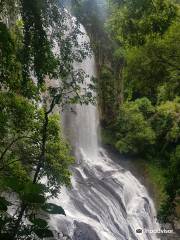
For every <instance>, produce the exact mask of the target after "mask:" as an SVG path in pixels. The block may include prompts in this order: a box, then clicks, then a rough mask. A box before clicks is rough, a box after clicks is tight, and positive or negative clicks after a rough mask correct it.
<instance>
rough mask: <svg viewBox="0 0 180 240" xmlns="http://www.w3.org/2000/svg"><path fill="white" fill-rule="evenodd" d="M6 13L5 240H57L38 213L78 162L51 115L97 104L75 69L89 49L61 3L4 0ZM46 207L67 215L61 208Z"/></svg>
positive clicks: (0, 49)
mask: <svg viewBox="0 0 180 240" xmlns="http://www.w3.org/2000/svg"><path fill="white" fill-rule="evenodd" d="M0 8H1V10H2V11H1V13H0V190H1V192H3V193H7V192H8V193H9V194H10V198H9V197H8V196H9V195H7V196H6V197H4V195H2V196H1V197H0V208H1V211H0V230H1V232H0V238H1V239H9V240H10V239H12V240H14V239H18V240H20V239H26V240H29V239H38V238H41V239H42V238H45V237H52V236H53V235H52V232H51V231H50V230H49V229H48V227H47V224H46V222H45V221H44V220H43V219H39V218H38V217H36V215H38V214H39V212H40V211H42V207H44V206H46V203H47V199H49V198H50V197H56V196H57V194H58V193H59V192H60V188H61V186H62V185H64V184H65V185H70V171H69V166H70V164H72V163H73V161H74V160H73V158H72V157H71V155H70V148H69V145H68V144H67V142H66V141H65V140H64V139H63V136H62V130H61V128H60V124H61V123H60V119H59V117H58V116H57V115H54V114H53V112H54V111H55V107H56V106H57V105H61V107H63V106H64V105H65V104H69V103H71V104H73V103H76V102H80V103H81V104H83V103H85V104H88V102H89V101H92V102H94V97H93V94H92V91H93V89H94V86H93V83H92V84H90V85H89V86H87V88H86V89H84V93H83V94H81V87H80V86H81V85H82V84H83V82H84V79H85V78H86V77H87V76H86V73H85V72H84V71H83V70H81V69H74V67H73V63H74V61H76V62H77V63H78V62H82V60H83V59H84V58H85V57H86V56H87V55H88V54H89V46H88V44H87V43H85V42H84V43H83V44H80V43H78V38H77V35H80V34H82V33H81V32H80V29H79V25H78V24H77V23H74V24H67V23H68V22H69V14H68V13H67V12H66V10H65V9H64V8H63V7H60V6H59V3H58V1H56V0H53V1H49V0H43V1H35V0H33V1H28V0H22V1H11V0H8V1H4V0H2V1H0ZM17 16H18V19H17ZM55 79H56V81H55ZM42 179H46V182H45V183H44V184H40V182H42ZM11 194H13V195H15V196H16V200H17V202H15V203H14V202H13V197H11ZM9 204H12V205H13V206H12V207H13V208H14V209H15V210H16V212H15V214H14V215H13V216H11V215H9V214H8V212H7V208H8V205H9ZM46 210H47V211H46V212H48V210H49V212H52V213H54V214H55V213H56V214H64V215H65V212H64V210H63V209H62V208H61V207H59V206H55V205H54V206H52V205H51V206H49V208H47V209H46ZM32 216H33V217H32ZM24 219H25V221H24ZM27 219H28V220H30V221H31V224H29V221H26V220H27Z"/></svg>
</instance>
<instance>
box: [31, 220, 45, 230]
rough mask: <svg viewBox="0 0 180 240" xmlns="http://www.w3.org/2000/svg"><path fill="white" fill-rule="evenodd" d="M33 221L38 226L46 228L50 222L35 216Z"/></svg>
mask: <svg viewBox="0 0 180 240" xmlns="http://www.w3.org/2000/svg"><path fill="white" fill-rule="evenodd" d="M31 222H32V223H33V224H34V225H35V226H38V227H39V228H46V227H47V225H48V223H47V222H46V221H45V220H44V219H41V218H35V219H33V220H31Z"/></svg>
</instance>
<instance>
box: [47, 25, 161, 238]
mask: <svg viewBox="0 0 180 240" xmlns="http://www.w3.org/2000/svg"><path fill="white" fill-rule="evenodd" d="M83 31H84V30H83ZM85 38H86V39H85V40H88V37H87V35H85ZM81 41H82V40H81ZM88 41H89V40H88ZM80 67H82V68H83V69H84V70H85V71H86V73H88V74H89V76H92V75H95V74H96V69H95V60H94V57H92V58H90V57H89V58H87V59H86V60H84V62H83V63H82V64H81V66H80ZM87 81H90V80H87ZM87 83H88V82H87ZM70 109H71V107H70V108H69V110H68V109H67V110H66V112H65V116H64V127H65V132H66V135H67V136H68V137H69V139H70V141H71V143H72V145H73V146H74V148H75V155H76V158H77V164H76V165H74V166H73V167H72V188H71V189H67V188H65V187H64V188H63V189H62V191H61V194H60V195H59V197H58V198H57V199H54V200H52V201H53V202H54V203H56V204H58V205H61V206H62V207H63V208H64V209H65V212H66V215H67V216H66V217H64V216H60V215H55V216H52V217H51V220H50V225H51V226H52V227H53V228H54V229H55V230H56V231H57V232H60V233H61V232H63V233H64V234H66V235H68V236H69V237H70V239H73V240H99V239H100V240H126V239H127V240H136V239H138V240H147V239H149V240H155V239H157V237H156V235H155V234H147V233H142V234H138V233H136V229H139V228H141V229H151V230H152V229H157V228H159V226H158V224H156V222H155V219H154V216H155V215H156V211H155V207H154V204H153V202H152V200H151V198H150V196H149V195H148V193H147V191H146V189H145V187H144V186H143V185H142V184H141V183H140V182H139V181H138V180H137V179H136V178H135V177H134V176H133V175H132V174H131V172H130V171H128V170H126V169H124V168H122V167H121V166H120V165H119V164H117V163H115V162H114V161H113V160H112V159H110V158H109V157H108V154H107V153H106V151H105V150H104V149H103V148H101V147H100V146H99V145H98V136H97V127H98V114H97V109H96V107H95V106H92V105H88V106H80V105H77V106H74V107H73V111H71V110H72V109H71V110H70ZM60 236H61V234H60V235H58V237H57V239H61V237H60ZM62 239H63V238H62Z"/></svg>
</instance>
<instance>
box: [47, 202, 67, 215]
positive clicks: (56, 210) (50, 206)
mask: <svg viewBox="0 0 180 240" xmlns="http://www.w3.org/2000/svg"><path fill="white" fill-rule="evenodd" d="M42 209H43V210H44V211H45V212H48V213H49V214H62V215H65V216H66V214H65V211H64V209H63V208H62V207H60V206H58V205H56V204H54V203H46V204H45V205H44V206H43V207H42Z"/></svg>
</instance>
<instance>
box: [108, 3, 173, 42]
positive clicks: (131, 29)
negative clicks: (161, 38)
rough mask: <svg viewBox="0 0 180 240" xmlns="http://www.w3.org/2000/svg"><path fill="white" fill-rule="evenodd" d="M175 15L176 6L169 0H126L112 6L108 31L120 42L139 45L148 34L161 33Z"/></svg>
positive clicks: (144, 40)
mask: <svg viewBox="0 0 180 240" xmlns="http://www.w3.org/2000/svg"><path fill="white" fill-rule="evenodd" d="M176 16H177V7H176V5H174V4H173V3H172V2H171V1H169V0H163V1H162V0H156V1H149V0H135V1H134V0H133V1H132V0H127V1H123V3H122V4H120V5H119V6H118V7H117V5H115V7H114V8H113V13H112V16H111V18H110V20H109V25H110V32H111V33H112V36H113V38H114V39H115V40H116V41H118V42H120V43H123V44H125V45H126V44H127V45H131V46H140V45H143V44H144V43H145V42H146V39H147V37H148V36H156V35H163V34H164V32H165V31H166V30H167V29H168V27H169V26H170V24H171V23H172V21H173V20H174V19H175V18H176Z"/></svg>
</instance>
